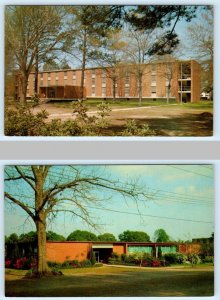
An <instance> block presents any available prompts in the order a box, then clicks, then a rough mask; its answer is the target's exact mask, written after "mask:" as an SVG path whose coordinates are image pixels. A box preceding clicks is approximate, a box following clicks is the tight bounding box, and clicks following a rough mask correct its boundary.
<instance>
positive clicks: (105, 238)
mask: <svg viewBox="0 0 220 300" xmlns="http://www.w3.org/2000/svg"><path fill="white" fill-rule="evenodd" d="M98 240H99V241H101V242H116V241H117V239H116V237H115V236H114V234H112V233H107V232H106V233H103V234H100V235H98Z"/></svg>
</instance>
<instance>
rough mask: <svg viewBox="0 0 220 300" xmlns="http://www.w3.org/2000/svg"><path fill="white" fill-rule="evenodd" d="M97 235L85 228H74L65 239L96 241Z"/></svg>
mask: <svg viewBox="0 0 220 300" xmlns="http://www.w3.org/2000/svg"><path fill="white" fill-rule="evenodd" d="M97 240H98V239H97V236H96V235H95V234H94V233H92V232H89V231H86V230H75V231H73V232H71V233H70V234H69V235H68V237H67V241H97Z"/></svg>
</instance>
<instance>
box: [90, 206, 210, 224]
mask: <svg viewBox="0 0 220 300" xmlns="http://www.w3.org/2000/svg"><path fill="white" fill-rule="evenodd" d="M85 207H88V208H92V209H99V210H106V211H111V212H115V213H121V214H126V215H136V216H144V217H151V218H158V219H169V220H176V221H187V222H195V223H210V224H211V223H213V222H210V221H200V220H191V219H182V218H171V217H162V216H154V215H146V214H141V213H134V212H125V211H120V210H115V209H110V208H99V207H93V206H89V205H85Z"/></svg>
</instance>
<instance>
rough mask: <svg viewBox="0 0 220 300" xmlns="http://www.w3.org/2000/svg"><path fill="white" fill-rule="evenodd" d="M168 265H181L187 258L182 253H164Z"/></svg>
mask: <svg viewBox="0 0 220 300" xmlns="http://www.w3.org/2000/svg"><path fill="white" fill-rule="evenodd" d="M163 258H164V259H165V261H166V263H168V264H182V263H184V262H185V261H186V260H187V256H186V255H184V254H182V253H178V252H176V253H166V254H164V255H163Z"/></svg>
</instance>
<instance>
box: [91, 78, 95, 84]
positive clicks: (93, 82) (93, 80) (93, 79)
mask: <svg viewBox="0 0 220 300" xmlns="http://www.w3.org/2000/svg"><path fill="white" fill-rule="evenodd" d="M92 86H95V78H92Z"/></svg>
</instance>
